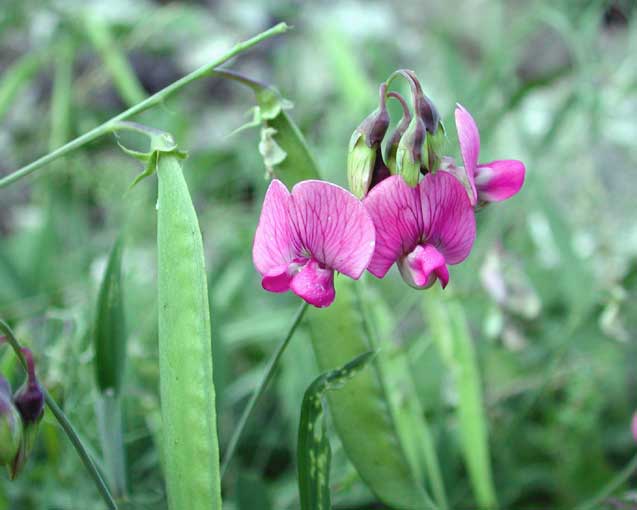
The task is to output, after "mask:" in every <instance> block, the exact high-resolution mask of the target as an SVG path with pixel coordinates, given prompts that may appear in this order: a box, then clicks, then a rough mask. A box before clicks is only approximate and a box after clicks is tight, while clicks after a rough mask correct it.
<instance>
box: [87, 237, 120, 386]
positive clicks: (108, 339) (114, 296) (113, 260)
mask: <svg viewBox="0 0 637 510" xmlns="http://www.w3.org/2000/svg"><path fill="white" fill-rule="evenodd" d="M122 250H123V241H122V238H121V237H119V238H118V239H117V241H115V244H114V245H113V248H112V250H111V253H110V255H109V257H108V262H107V264H106V271H105V272H104V277H103V279H102V283H101V286H100V291H99V296H98V298H97V314H96V316H95V330H94V336H93V340H94V345H95V379H96V381H97V387H98V389H99V390H100V392H102V393H107V392H109V391H111V392H113V393H115V394H117V393H119V391H120V388H121V385H122V375H123V373H124V365H125V361H126V321H125V317H124V303H123V292H122Z"/></svg>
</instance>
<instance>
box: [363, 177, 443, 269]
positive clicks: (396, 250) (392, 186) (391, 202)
mask: <svg viewBox="0 0 637 510" xmlns="http://www.w3.org/2000/svg"><path fill="white" fill-rule="evenodd" d="M452 178H453V177H452ZM418 194H419V188H418V187H416V188H412V187H410V186H408V185H407V183H406V182H405V180H404V179H403V178H402V177H401V176H400V175H392V176H391V177H388V178H386V179H384V180H383V181H381V182H380V183H379V184H377V185H376V186H374V188H372V189H371V190H370V192H369V193H368V195H367V197H365V200H364V204H365V208H366V209H367V211H368V212H369V215H370V217H371V218H372V221H373V222H374V227H375V229H376V250H375V251H374V256H373V257H372V260H371V262H370V263H369V266H368V268H367V269H368V270H369V272H370V273H372V274H373V275H374V276H376V277H378V278H383V277H384V276H385V274H387V271H389V268H390V267H391V266H392V264H393V263H394V262H396V261H397V260H398V259H399V258H400V257H401V256H402V255H405V254H406V253H409V252H410V251H412V250H413V249H414V248H415V246H416V245H417V244H418V240H419V239H420V237H421V234H422V225H423V223H422V210H421V207H420V199H419V196H418Z"/></svg>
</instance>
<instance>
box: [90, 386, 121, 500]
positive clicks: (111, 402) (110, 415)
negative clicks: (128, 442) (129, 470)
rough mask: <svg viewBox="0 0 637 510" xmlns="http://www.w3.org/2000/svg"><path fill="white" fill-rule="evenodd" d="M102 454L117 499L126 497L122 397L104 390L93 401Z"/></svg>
mask: <svg viewBox="0 0 637 510" xmlns="http://www.w3.org/2000/svg"><path fill="white" fill-rule="evenodd" d="M95 407H96V411H97V413H96V414H97V424H98V429H99V436H100V442H101V444H102V455H103V456H104V464H105V465H106V470H107V472H108V478H109V482H110V486H111V489H112V490H113V493H114V494H115V497H117V498H118V499H121V498H125V497H126V450H125V447H124V431H123V430H122V429H123V427H122V399H121V397H120V396H119V395H116V394H115V393H114V392H104V393H100V394H99V395H98V396H97V400H96V402H95Z"/></svg>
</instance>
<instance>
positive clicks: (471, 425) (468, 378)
mask: <svg viewBox="0 0 637 510" xmlns="http://www.w3.org/2000/svg"><path fill="white" fill-rule="evenodd" d="M424 312H425V316H426V318H427V321H428V324H429V327H430V330H431V335H432V336H433V338H434V341H435V342H436V345H437V346H438V349H439V351H440V354H441V357H442V359H443V362H444V363H445V365H446V366H447V369H448V370H449V373H450V374H451V377H452V379H453V383H454V385H455V387H456V391H457V392H458V408H457V413H458V416H457V417H458V429H459V434H460V442H461V445H462V451H463V454H464V458H465V463H466V466H467V471H468V473H469V478H470V481H471V485H472V487H473V491H474V493H475V497H476V501H477V503H478V506H479V507H480V508H483V509H494V508H496V507H497V499H496V494H495V489H494V486H493V478H492V474H491V462H490V455H489V440H488V432H487V428H488V427H487V418H486V415H485V412H484V404H483V398H482V385H481V382H480V372H479V368H478V362H477V360H476V355H475V349H474V346H473V340H472V338H471V334H470V333H469V327H468V324H467V319H466V317H465V313H464V309H463V308H462V305H461V304H460V303H459V302H457V301H456V300H454V299H453V298H449V297H448V296H447V295H444V294H443V293H442V292H441V291H440V290H439V289H430V290H428V291H427V293H426V296H425V300H424Z"/></svg>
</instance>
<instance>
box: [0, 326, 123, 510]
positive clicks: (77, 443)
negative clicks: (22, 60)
mask: <svg viewBox="0 0 637 510" xmlns="http://www.w3.org/2000/svg"><path fill="white" fill-rule="evenodd" d="M0 330H2V332H3V333H4V334H5V339H6V341H7V342H8V343H9V344H10V345H11V347H12V348H13V351H14V352H15V355H16V356H17V357H18V359H19V360H20V363H21V364H22V366H23V367H24V369H25V370H26V368H27V363H26V360H25V358H24V354H23V353H22V347H21V345H20V343H19V342H18V340H17V339H16V337H15V335H14V334H13V330H12V329H11V328H10V327H9V325H8V324H7V323H5V322H4V321H3V320H2V319H0ZM42 392H43V393H44V400H45V402H46V405H47V407H48V408H49V409H50V410H51V412H52V413H53V416H55V419H56V420H57V421H58V423H59V424H60V426H61V427H62V430H64V432H65V434H66V436H67V437H68V438H69V441H71V444H72V445H73V447H74V448H75V451H76V452H77V454H78V455H79V457H80V459H81V460H82V463H83V464H84V467H85V468H86V470H87V471H88V472H89V474H90V475H91V478H93V481H94V482H95V485H96V487H97V490H98V491H99V493H100V495H101V496H102V498H103V499H104V502H105V503H106V505H107V506H108V508H109V509H110V510H117V503H115V500H114V499H113V496H112V495H111V493H110V491H109V490H108V487H107V486H106V482H105V481H104V479H103V478H102V475H101V474H100V472H99V470H98V469H97V466H96V465H95V462H93V459H92V458H91V456H90V455H89V453H88V452H87V451H86V448H85V447H84V445H83V444H82V441H81V440H80V438H79V436H78V435H77V432H75V429H74V428H73V425H72V424H71V422H70V421H69V419H68V418H67V417H66V415H65V414H64V412H63V411H62V409H61V408H60V406H58V404H57V402H56V401H55V400H54V399H53V397H52V396H51V395H50V394H49V392H48V391H46V389H45V388H42Z"/></svg>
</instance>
